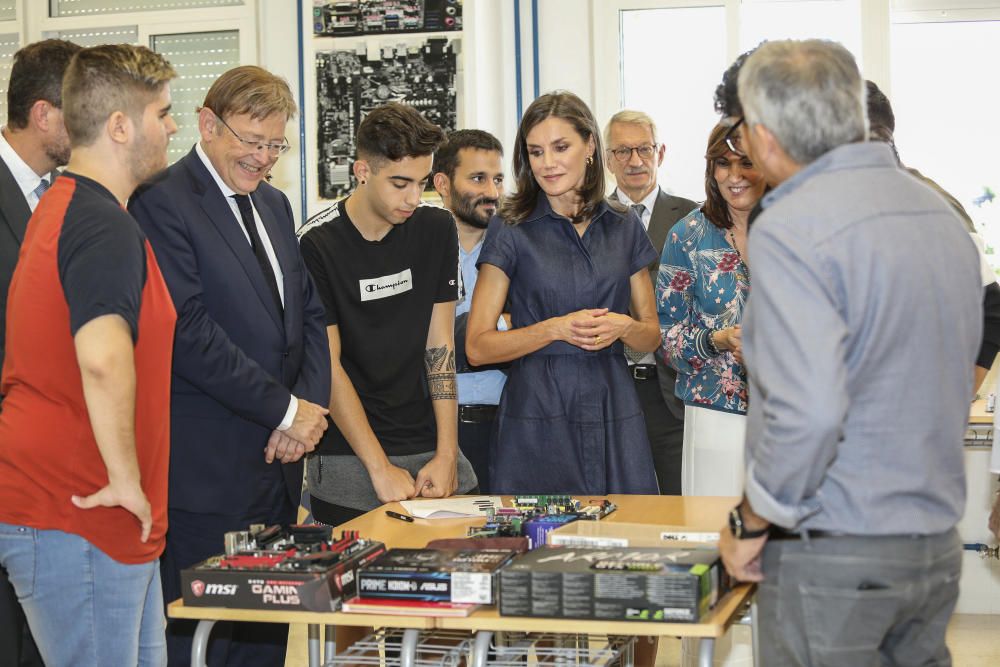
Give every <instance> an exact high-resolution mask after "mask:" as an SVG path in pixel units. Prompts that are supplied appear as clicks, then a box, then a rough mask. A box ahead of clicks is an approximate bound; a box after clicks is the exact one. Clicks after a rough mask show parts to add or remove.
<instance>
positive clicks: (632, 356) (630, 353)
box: [625, 204, 646, 364]
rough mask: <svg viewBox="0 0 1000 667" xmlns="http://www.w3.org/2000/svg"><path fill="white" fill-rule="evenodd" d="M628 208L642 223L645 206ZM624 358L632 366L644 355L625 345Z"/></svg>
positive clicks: (638, 205)
mask: <svg viewBox="0 0 1000 667" xmlns="http://www.w3.org/2000/svg"><path fill="white" fill-rule="evenodd" d="M629 208H631V209H632V210H633V211H635V214H636V215H637V216H639V222H642V214H643V213H645V212H646V206H645V204H632V205H631V206H629ZM625 356H626V357H628V360H629V361H631V362H632V363H633V364H637V363H639V362H640V361H641V360H642V358H643V357H645V356H646V353H645V352H639V351H638V350H633V349H632V348H630V347H629V346H628V345H626V346H625Z"/></svg>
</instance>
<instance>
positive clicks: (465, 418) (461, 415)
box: [458, 405, 497, 424]
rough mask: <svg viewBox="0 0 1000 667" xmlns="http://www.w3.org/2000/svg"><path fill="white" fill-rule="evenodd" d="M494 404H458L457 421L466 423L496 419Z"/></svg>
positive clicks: (480, 422) (479, 422) (478, 422)
mask: <svg viewBox="0 0 1000 667" xmlns="http://www.w3.org/2000/svg"><path fill="white" fill-rule="evenodd" d="M496 416H497V406H495V405H460V406H458V421H460V422H463V423H466V424H482V423H483V422H491V421H493V420H494V419H496Z"/></svg>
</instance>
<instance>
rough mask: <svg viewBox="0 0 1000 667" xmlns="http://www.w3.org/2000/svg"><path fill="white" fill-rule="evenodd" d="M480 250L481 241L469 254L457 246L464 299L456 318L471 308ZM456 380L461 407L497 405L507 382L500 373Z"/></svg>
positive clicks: (460, 375) (484, 372) (465, 375)
mask: <svg viewBox="0 0 1000 667" xmlns="http://www.w3.org/2000/svg"><path fill="white" fill-rule="evenodd" d="M482 249H483V240H482V239H480V240H479V243H477V244H476V245H475V247H474V248H473V249H472V250H471V251H469V252H465V249H464V248H462V245H461V244H459V246H458V261H459V263H460V264H461V266H462V282H463V283H464V284H465V297H464V298H463V299H462V300H461V301H459V302H458V305H457V306H456V307H455V315H456V316H458V315H461V314H462V313H467V312H469V308H471V307H472V292H473V290H475V289H476V280H477V279H478V278H479V269H477V268H476V261H477V260H478V259H479V251H480V250H482ZM456 378H457V380H458V402H459V403H460V404H461V405H497V404H499V403H500V394H501V393H502V392H503V384H504V382H506V381H507V376H506V375H504V374H503V372H501V371H479V372H477V373H459V374H458V375H457V376H456Z"/></svg>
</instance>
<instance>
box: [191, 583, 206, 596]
mask: <svg viewBox="0 0 1000 667" xmlns="http://www.w3.org/2000/svg"><path fill="white" fill-rule="evenodd" d="M191 592H192V593H194V596H195V597H196V598H200V597H201V596H202V595H204V594H205V582H204V581H202V580H201V579H195V580H194V581H192V582H191Z"/></svg>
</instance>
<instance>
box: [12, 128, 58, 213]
mask: <svg viewBox="0 0 1000 667" xmlns="http://www.w3.org/2000/svg"><path fill="white" fill-rule="evenodd" d="M6 129H7V128H6V127H4V128H2V129H0V159H3V161H4V162H5V163H6V164H7V168H8V169H10V174H11V176H13V177H14V181H15V182H16V183H17V187H19V188H20V189H21V194H23V195H24V199H25V201H27V202H28V208H30V209H31V211H32V212H34V211H35V207H36V206H38V196H37V195H36V194H35V190H36V189H37V188H38V184H39V183H41V182H42V177H43V176H44V178H45V180H46V181H47V180H49V175H48V174H43V176H39V175H38V174H36V173H35V170H34V169H32V168H31V167H29V166H28V164H27V163H26V162H25V161H24V160H22V159H21V156H20V155H18V154H17V152H16V151H15V150H14V149H13V148H11V145H10V144H9V143H7V138H6V137H5V136H3V133H4V131H5V130H6ZM49 185H52V183H49Z"/></svg>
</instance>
